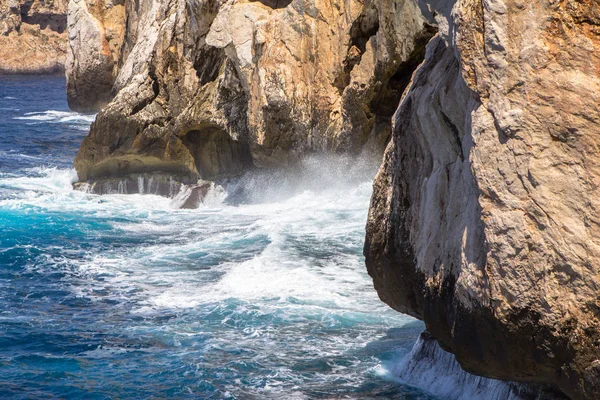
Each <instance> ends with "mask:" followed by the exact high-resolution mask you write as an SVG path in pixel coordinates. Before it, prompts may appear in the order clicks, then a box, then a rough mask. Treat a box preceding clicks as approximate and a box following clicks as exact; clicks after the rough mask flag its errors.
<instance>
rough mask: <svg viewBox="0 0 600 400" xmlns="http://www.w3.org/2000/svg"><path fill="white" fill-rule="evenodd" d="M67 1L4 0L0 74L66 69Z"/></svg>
mask: <svg viewBox="0 0 600 400" xmlns="http://www.w3.org/2000/svg"><path fill="white" fill-rule="evenodd" d="M66 31H67V0H0V54H1V55H2V56H1V57H0V74H58V73H63V72H64V69H65V57H66V51H67V33H66Z"/></svg>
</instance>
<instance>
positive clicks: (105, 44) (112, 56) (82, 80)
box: [67, 0, 135, 111]
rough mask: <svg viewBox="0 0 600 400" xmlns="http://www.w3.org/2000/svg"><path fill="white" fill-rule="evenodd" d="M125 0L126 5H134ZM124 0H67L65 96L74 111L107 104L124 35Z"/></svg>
mask: <svg viewBox="0 0 600 400" xmlns="http://www.w3.org/2000/svg"><path fill="white" fill-rule="evenodd" d="M134 3H135V2H129V7H135V5H134ZM126 22H127V21H126V16H125V0H117V1H106V2H105V1H97V0H71V1H70V2H69V14H68V23H69V48H68V53H67V99H68V102H69V107H70V108H71V109H73V110H76V111H93V110H97V109H100V108H101V107H103V106H105V105H106V104H108V102H109V101H110V98H111V90H112V86H113V84H114V82H115V79H116V77H117V72H118V67H119V60H120V58H121V52H122V51H123V44H124V39H125V27H126Z"/></svg>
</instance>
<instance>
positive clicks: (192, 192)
mask: <svg viewBox="0 0 600 400" xmlns="http://www.w3.org/2000/svg"><path fill="white" fill-rule="evenodd" d="M213 186H214V183H212V182H198V183H197V184H195V185H187V186H184V187H183V188H182V190H181V191H180V192H179V194H178V195H177V196H176V197H175V198H174V199H173V201H172V202H171V205H172V206H173V207H174V208H182V209H193V208H198V206H199V205H200V203H202V202H203V200H204V199H205V198H206V196H207V195H208V192H209V191H210V190H211V189H213Z"/></svg>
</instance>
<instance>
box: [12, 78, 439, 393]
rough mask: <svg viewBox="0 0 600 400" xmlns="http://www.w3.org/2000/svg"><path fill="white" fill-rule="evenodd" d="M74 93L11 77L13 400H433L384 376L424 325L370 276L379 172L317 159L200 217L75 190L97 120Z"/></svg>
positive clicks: (226, 194)
mask: <svg viewBox="0 0 600 400" xmlns="http://www.w3.org/2000/svg"><path fill="white" fill-rule="evenodd" d="M64 92H65V82H64V79H63V78H57V77H36V78H32V77H10V78H0V229H1V233H0V398H3V399H4V398H6V399H13V398H15V399H21V398H23V399H26V398H27V399H30V398H44V399H46V398H81V399H109V398H166V397H170V398H201V399H209V398H210V399H213V398H214V399H221V398H223V399H271V398H272V399H355V398H356V399H368V398H382V399H433V398H434V397H432V396H429V395H427V394H425V392H424V391H421V390H420V389H417V388H413V387H410V386H407V385H403V384H401V383H398V382H396V381H395V380H394V379H393V377H392V376H390V373H389V372H388V371H391V370H393V368H392V367H393V366H394V365H397V363H398V361H399V360H400V359H401V358H402V357H403V356H404V355H405V354H407V353H408V352H409V351H410V349H411V347H412V345H413V343H414V342H415V340H416V338H417V336H418V334H419V332H420V331H421V330H422V329H423V326H422V324H421V323H420V322H417V321H415V320H413V319H411V318H409V317H407V316H403V315H401V314H399V313H397V312H395V311H393V310H391V309H389V308H388V307H387V306H386V305H384V304H383V303H381V302H380V300H379V299H378V298H377V295H376V293H375V291H374V290H373V287H372V282H371V279H370V278H369V276H368V275H367V273H366V271H365V267H364V259H363V257H362V245H363V240H364V226H365V221H366V215H367V210H368V204H369V196H370V193H371V180H370V178H371V176H372V171H371V170H369V171H367V172H365V170H364V169H363V168H359V167H357V168H356V171H354V170H348V169H346V168H345V167H340V168H337V167H336V164H335V162H332V163H330V164H328V163H327V162H324V161H323V160H316V161H314V160H313V161H307V163H306V165H305V168H304V169H303V170H302V171H300V172H298V174H297V176H294V177H288V176H285V175H283V174H280V175H278V176H274V177H270V178H269V179H265V178H261V177H252V176H250V177H246V178H244V179H243V180H241V181H240V182H237V183H235V182H233V183H231V185H230V186H228V187H225V188H224V189H223V190H221V191H216V192H215V193H213V194H212V195H211V197H210V199H209V200H208V202H207V204H205V205H203V206H201V207H200V208H199V209H197V210H177V209H174V208H173V205H172V202H171V200H169V199H166V198H162V197H158V196H153V195H108V196H96V195H91V194H86V193H83V192H78V191H73V190H72V188H71V183H72V182H73V181H74V180H75V179H76V174H75V172H74V170H73V169H72V160H73V157H74V156H75V154H76V152H77V148H78V146H79V143H80V142H81V139H82V138H83V137H84V136H85V134H86V133H87V130H88V128H89V124H90V123H91V122H92V121H93V118H94V116H91V115H81V114H77V113H73V112H70V111H69V110H68V108H67V106H66V99H65V94H64ZM336 168H337V169H336ZM370 174H371V175H370ZM232 188H233V189H232ZM240 188H241V189H240ZM234 189H235V190H234ZM232 190H233V191H235V192H236V193H238V195H237V196H236V200H235V202H233V201H231V198H232V195H231V192H232ZM239 193H244V195H241V196H240V195H239Z"/></svg>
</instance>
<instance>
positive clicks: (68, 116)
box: [13, 110, 96, 125]
mask: <svg viewBox="0 0 600 400" xmlns="http://www.w3.org/2000/svg"><path fill="white" fill-rule="evenodd" d="M13 119H17V120H25V121H34V122H48V123H69V122H70V123H75V124H86V125H89V124H91V123H92V122H94V120H95V119H96V115H95V114H80V113H77V112H71V111H56V110H47V111H41V112H28V113H25V114H24V115H22V116H20V117H14V118H13Z"/></svg>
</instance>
